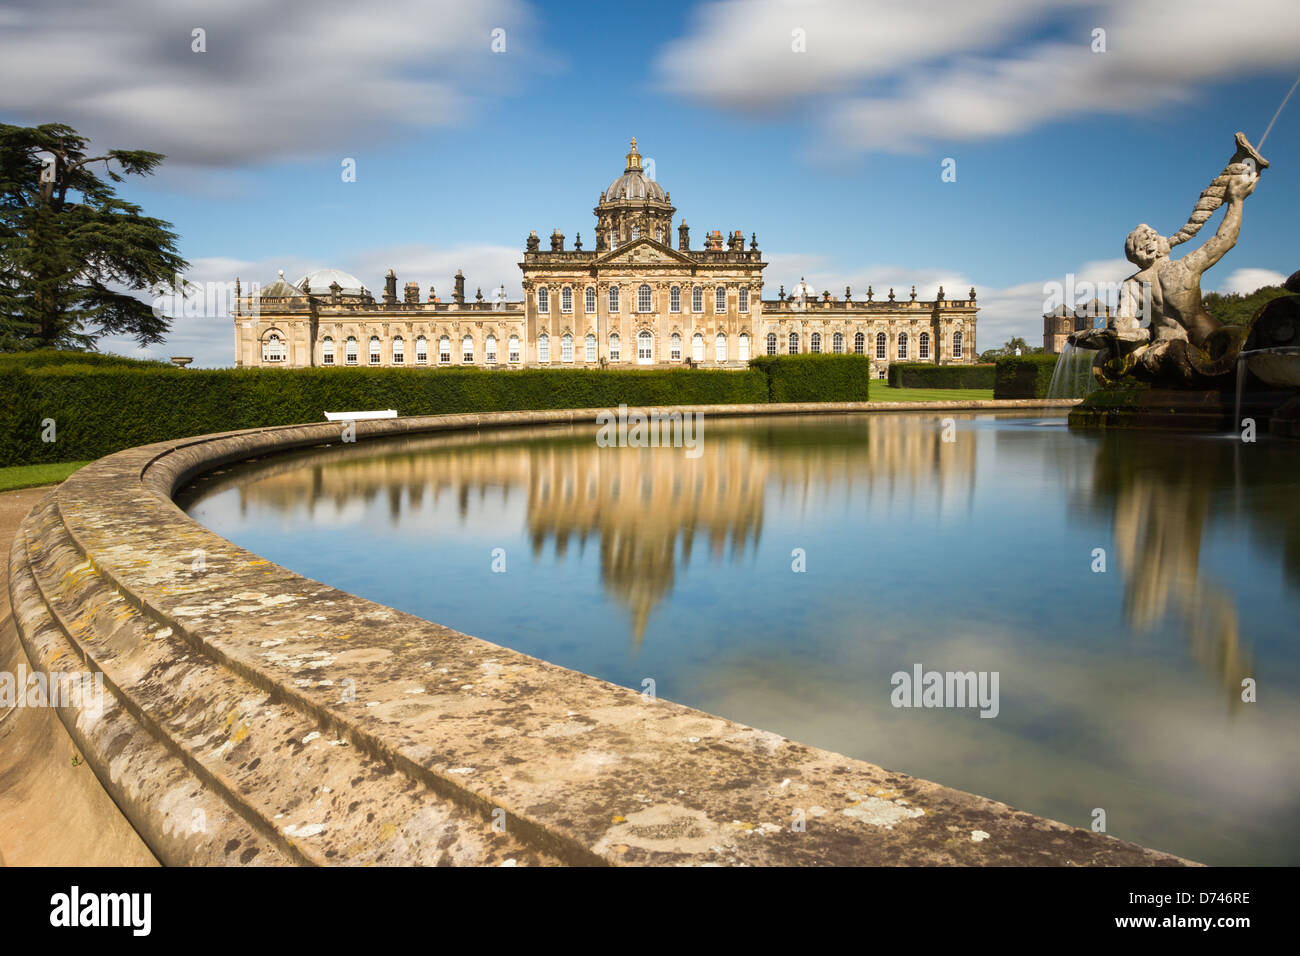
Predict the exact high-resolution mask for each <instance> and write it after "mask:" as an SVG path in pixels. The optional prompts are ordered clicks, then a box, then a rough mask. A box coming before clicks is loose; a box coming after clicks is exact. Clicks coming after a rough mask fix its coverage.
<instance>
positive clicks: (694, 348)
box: [691, 332, 704, 362]
mask: <svg viewBox="0 0 1300 956" xmlns="http://www.w3.org/2000/svg"><path fill="white" fill-rule="evenodd" d="M691 358H693V359H695V361H697V362H703V361H704V336H702V335H701V334H700V333H699V332H696V333H695V334H694V335H693V336H691Z"/></svg>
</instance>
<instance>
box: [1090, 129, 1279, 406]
mask: <svg viewBox="0 0 1300 956" xmlns="http://www.w3.org/2000/svg"><path fill="white" fill-rule="evenodd" d="M1236 147H1237V148H1236V152H1235V153H1234V154H1233V156H1232V159H1231V160H1229V162H1228V165H1227V167H1226V168H1225V169H1224V170H1223V172H1222V173H1220V174H1219V176H1218V177H1217V178H1215V180H1214V182H1212V183H1211V184H1210V185H1209V186H1208V187H1207V188H1206V189H1205V190H1204V191H1203V192H1202V193H1201V196H1200V199H1199V200H1198V201H1197V203H1196V207H1195V209H1194V210H1193V211H1192V215H1191V217H1190V218H1189V219H1188V221H1187V224H1186V225H1184V226H1183V227H1182V229H1180V230H1179V231H1178V232H1177V233H1175V234H1174V235H1173V236H1172V237H1169V238H1166V237H1164V236H1162V235H1160V233H1158V232H1157V231H1156V230H1155V229H1153V228H1152V227H1151V226H1149V225H1147V224H1146V223H1142V224H1141V225H1139V226H1138V227H1137V228H1136V229H1134V230H1133V231H1132V232H1131V233H1129V235H1128V238H1127V240H1126V241H1125V243H1124V254H1125V256H1126V257H1127V258H1128V260H1129V261H1130V262H1132V263H1133V264H1134V265H1135V266H1137V267H1138V271H1137V272H1135V273H1133V275H1131V276H1129V277H1128V279H1126V280H1125V282H1124V285H1123V286H1122V287H1121V290H1120V303H1119V309H1118V311H1117V315H1116V318H1115V319H1114V321H1113V323H1112V324H1111V325H1110V326H1108V327H1106V328H1100V329H1086V330H1083V331H1079V332H1075V333H1074V334H1072V335H1071V336H1070V337H1069V342H1070V343H1071V344H1072V345H1075V346H1078V347H1080V348H1086V349H1095V350H1097V352H1098V354H1097V357H1096V358H1095V359H1094V361H1093V374H1094V375H1095V376H1096V377H1097V378H1098V379H1099V380H1101V381H1102V382H1103V383H1105V382H1113V381H1116V380H1118V379H1120V378H1122V377H1123V376H1125V375H1133V376H1134V377H1136V378H1138V379H1141V380H1144V381H1150V382H1155V383H1158V384H1162V385H1173V386H1191V387H1195V386H1201V387H1205V386H1209V385H1211V384H1212V383H1213V382H1214V380H1215V379H1218V378H1220V377H1222V376H1225V375H1230V374H1231V373H1232V372H1233V369H1234V366H1235V362H1236V359H1237V354H1238V352H1240V351H1241V347H1242V343H1243V341H1244V339H1245V336H1246V333H1247V331H1248V330H1247V329H1244V328H1239V327H1234V326H1224V325H1222V324H1221V323H1219V322H1218V321H1216V320H1215V319H1214V318H1213V317H1211V316H1210V314H1209V312H1207V311H1206V309H1205V306H1204V304H1203V303H1202V301H1201V275H1202V273H1204V272H1205V271H1206V270H1207V269H1209V268H1210V267H1211V266H1213V265H1214V264H1215V263H1216V262H1218V261H1219V260H1220V259H1222V258H1223V256H1224V255H1225V254H1226V253H1227V252H1228V250H1229V249H1231V248H1232V247H1233V246H1234V245H1236V244H1237V236H1238V235H1239V234H1240V232H1241V214H1242V208H1243V207H1244V205H1245V201H1246V197H1248V196H1249V195H1250V194H1251V193H1252V192H1254V191H1255V186H1256V185H1257V184H1258V182H1259V174H1260V171H1261V170H1262V169H1264V168H1265V167H1267V166H1268V160H1266V159H1264V157H1263V156H1261V155H1259V153H1258V152H1257V151H1256V150H1255V148H1254V147H1253V146H1251V145H1250V143H1249V142H1247V140H1246V137H1245V135H1244V134H1242V133H1237V136H1236ZM1225 201H1226V202H1227V207H1228V208H1227V211H1226V212H1225V213H1224V216H1223V222H1221V223H1220V224H1219V229H1218V231H1217V232H1216V233H1215V234H1214V235H1213V236H1212V237H1211V238H1209V239H1207V240H1206V241H1205V242H1204V243H1203V244H1202V245H1201V246H1200V247H1199V248H1197V249H1194V250H1192V251H1191V252H1189V253H1188V254H1187V255H1185V256H1183V257H1182V258H1181V259H1173V258H1170V252H1171V251H1172V248H1173V246H1175V245H1178V244H1179V243H1183V242H1186V241H1187V240H1189V239H1191V238H1192V237H1193V236H1195V235H1196V234H1197V232H1199V231H1200V228H1201V226H1202V225H1204V224H1205V222H1206V221H1207V220H1208V219H1209V218H1210V215H1211V214H1212V213H1214V211H1215V210H1217V209H1218V208H1219V206H1221V205H1223V204H1224V202H1225ZM1146 320H1149V321H1146Z"/></svg>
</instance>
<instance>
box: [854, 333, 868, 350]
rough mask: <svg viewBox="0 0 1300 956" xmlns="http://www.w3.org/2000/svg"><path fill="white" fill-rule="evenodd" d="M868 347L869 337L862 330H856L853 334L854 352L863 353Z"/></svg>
mask: <svg viewBox="0 0 1300 956" xmlns="http://www.w3.org/2000/svg"><path fill="white" fill-rule="evenodd" d="M866 348H867V337H866V336H865V335H863V334H862V333H861V332H855V333H854V334H853V354H854V355H861V354H862V353H863V352H865V351H866Z"/></svg>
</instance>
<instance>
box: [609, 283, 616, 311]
mask: <svg viewBox="0 0 1300 956" xmlns="http://www.w3.org/2000/svg"><path fill="white" fill-rule="evenodd" d="M609 311H611V312H617V311H618V286H616V285H612V286H610V287H609Z"/></svg>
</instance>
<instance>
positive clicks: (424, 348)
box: [415, 335, 429, 365]
mask: <svg viewBox="0 0 1300 956" xmlns="http://www.w3.org/2000/svg"><path fill="white" fill-rule="evenodd" d="M415 364H416V365H428V364H429V340H428V339H426V338H425V337H424V336H423V335H420V336H417V337H416V339H415Z"/></svg>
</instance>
